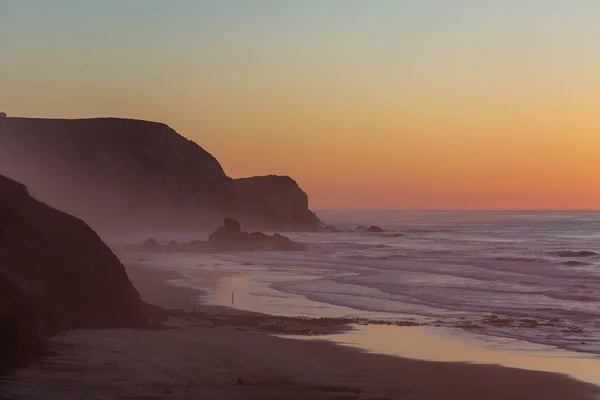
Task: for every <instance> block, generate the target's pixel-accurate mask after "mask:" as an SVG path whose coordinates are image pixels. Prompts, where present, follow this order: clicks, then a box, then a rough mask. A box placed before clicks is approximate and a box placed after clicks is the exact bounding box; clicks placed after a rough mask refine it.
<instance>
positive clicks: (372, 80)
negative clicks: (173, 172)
mask: <svg viewBox="0 0 600 400" xmlns="http://www.w3.org/2000/svg"><path fill="white" fill-rule="evenodd" d="M599 43H600V1H597V0H570V1H567V0H520V1H516V0H502V1H501V0H486V1H481V0H361V1H359V0H303V1H295V0H294V1H292V0H247V1H246V0H204V1H203V0H173V1H170V2H167V1H162V0H128V1H123V0H103V1H93V0H54V1H52V2H50V1H46V0H0V111H5V112H7V113H8V114H9V115H12V116H31V117H33V116H35V117H62V118H83V117H97V116H113V117H125V118H137V119H147V120H153V121H160V122H165V123H167V124H168V125H169V126H171V127H172V128H174V129H175V130H177V131H178V132H179V133H181V134H182V135H184V136H186V137H188V138H190V139H192V140H194V141H196V142H197V143H198V144H200V145H201V146H202V147H204V148H205V149H206V150H208V151H209V152H211V153H212V154H213V155H214V156H215V157H217V159H218V160H219V161H220V162H221V164H222V165H223V167H224V169H225V171H226V172H227V173H228V174H229V175H230V176H233V177H242V176H251V175H263V174H271V173H273V174H281V175H290V176H292V177H293V178H294V179H296V180H297V182H298V183H299V184H300V185H301V186H302V188H303V189H304V190H305V191H306V192H307V193H308V195H309V197H310V203H311V206H312V207H313V208H316V209H421V210H424V209H555V210H556V209H600V179H599V178H600V112H599V111H600V47H599V46H598V44H599Z"/></svg>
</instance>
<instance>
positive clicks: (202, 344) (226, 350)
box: [0, 266, 600, 400]
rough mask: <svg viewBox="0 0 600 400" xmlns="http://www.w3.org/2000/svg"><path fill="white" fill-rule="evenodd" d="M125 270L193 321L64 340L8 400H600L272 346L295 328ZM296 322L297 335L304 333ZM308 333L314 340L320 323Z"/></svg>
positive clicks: (333, 349)
mask: <svg viewBox="0 0 600 400" xmlns="http://www.w3.org/2000/svg"><path fill="white" fill-rule="evenodd" d="M127 269H128V274H129V276H130V279H131V280H132V281H133V283H134V285H135V286H136V287H137V289H138V290H139V291H140V294H141V295H142V298H143V299H144V300H146V301H147V302H149V303H150V304H155V305H162V306H163V307H165V308H179V309H184V310H187V311H191V313H188V314H184V313H181V314H180V315H179V316H174V317H173V318H171V319H170V320H169V321H168V322H167V323H166V324H165V325H166V326H165V327H164V328H162V329H156V330H130V329H118V330H88V331H69V332H66V333H64V334H63V335H60V336H59V337H56V338H54V339H53V340H52V343H51V350H52V351H53V355H51V356H48V357H45V358H43V359H42V360H40V361H39V362H37V363H35V364H33V365H31V366H30V367H29V368H26V369H21V370H19V371H16V372H15V374H14V375H12V376H9V377H7V378H6V379H5V380H4V381H3V383H2V386H1V391H0V393H1V394H2V396H4V398H8V399H13V398H14V399H39V398H44V399H79V398H86V399H113V398H115V399H116V398H118V399H166V398H172V399H339V400H341V399H356V400H358V399H371V400H375V399H398V398H402V399H423V400H429V399H462V400H470V399H473V400H475V399H491V400H494V399H545V400H547V399H560V400H563V399H593V398H596V396H598V395H599V394H600V388H599V387H597V386H593V385H589V384H585V383H582V382H578V381H576V380H574V379H571V378H569V377H567V376H563V375H558V374H551V373H545V372H536V371H524V370H519V369H513V368H505V367H500V366H493V365H473V364H468V363H451V362H430V361H420V360H411V359H405V358H400V357H393V356H389V355H379V354H368V353H365V352H361V351H358V350H356V349H351V348H346V347H343V346H337V345H334V344H331V343H328V342H327V341H312V340H311V341H307V340H295V339H287V338H284V337H275V336H274V335H273V333H275V334H278V333H279V334H280V333H283V332H284V331H287V330H288V329H290V328H285V329H273V332H265V331H264V330H261V329H257V325H259V326H260V325H261V324H264V323H265V322H269V321H270V322H273V321H276V320H277V319H278V318H279V317H268V316H266V317H260V318H258V320H259V322H258V323H254V322H253V323H249V321H250V320H252V321H255V317H256V315H257V314H256V313H249V312H245V311H239V310H227V309H225V308H224V307H219V306H207V305H201V304H200V303H199V302H198V298H199V296H201V295H202V293H200V292H199V291H197V290H193V289H189V288H182V287H177V286H173V285H171V284H169V283H167V282H169V281H172V280H173V279H176V278H177V276H176V274H175V273H173V272H170V271H160V270H153V269H149V268H139V267H134V266H129V267H128V268H127ZM194 311H195V313H194ZM298 321H299V322H298ZM298 321H296V323H297V324H298V325H297V326H296V327H295V328H294V327H292V328H291V332H290V333H296V334H298V333H299V332H300V331H301V330H302V329H301V328H300V327H301V326H302V322H301V321H300V320H298ZM306 324H307V326H308V330H310V329H311V328H312V325H314V322H311V321H307V322H306ZM330 325H332V326H330V328H331V329H332V330H333V331H338V332H339V331H342V330H343V329H342V327H340V326H338V325H336V324H330ZM278 336H280V335H278Z"/></svg>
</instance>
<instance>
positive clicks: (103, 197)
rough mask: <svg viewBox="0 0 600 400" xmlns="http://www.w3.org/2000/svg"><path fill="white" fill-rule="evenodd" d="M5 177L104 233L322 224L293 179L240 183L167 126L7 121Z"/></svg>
mask: <svg viewBox="0 0 600 400" xmlns="http://www.w3.org/2000/svg"><path fill="white" fill-rule="evenodd" d="M0 174H4V175H7V176H11V177H13V178H15V179H17V180H19V181H20V182H23V183H24V184H26V185H27V186H28V187H30V188H31V190H32V192H33V193H35V195H36V196H37V197H39V199H40V200H42V201H45V202H47V203H48V204H50V205H51V206H54V207H57V208H59V209H61V210H64V211H66V212H69V213H71V214H73V215H75V216H77V217H80V218H82V219H84V220H85V221H86V222H88V223H90V224H91V225H92V226H93V227H95V228H98V229H102V230H109V229H119V230H124V229H128V228H129V229H138V228H140V227H148V228H166V227H174V228H185V227H194V228H195V227H198V226H199V225H204V226H214V224H215V223H218V222H219V221H220V220H221V219H222V218H223V217H224V216H234V217H235V218H237V219H238V220H240V221H242V222H243V223H244V224H245V225H246V226H249V225H250V226H254V227H256V228H260V229H270V230H271V229H272V230H317V229H318V227H319V224H320V221H319V219H318V218H317V216H316V215H315V214H314V213H313V212H312V211H310V209H309V208H308V196H307V195H306V193H305V192H304V191H303V190H302V189H301V188H300V187H299V186H298V184H297V183H296V182H295V181H294V180H293V179H291V178H289V177H286V176H275V175H269V176H260V177H251V178H243V179H232V178H230V177H228V176H227V175H226V174H225V172H224V171H223V168H222V167H221V165H220V164H219V162H218V161H217V159H215V158H214V157H213V156H212V155H211V154H209V153H208V152H207V151H206V150H204V149H203V148H202V147H200V146H199V145H197V144H196V143H194V142H192V141H191V140H188V139H186V138H184V137H183V136H181V135H179V134H178V133H177V132H175V131H174V130H173V129H171V128H170V127H168V126H167V125H165V124H161V123H154V122H148V121H137V120H127V119H117V118H97V119H82V120H59V119H31V118H3V119H0Z"/></svg>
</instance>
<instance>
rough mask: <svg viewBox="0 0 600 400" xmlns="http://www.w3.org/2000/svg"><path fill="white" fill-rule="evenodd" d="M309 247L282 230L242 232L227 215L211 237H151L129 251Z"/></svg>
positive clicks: (183, 251)
mask: <svg viewBox="0 0 600 400" xmlns="http://www.w3.org/2000/svg"><path fill="white" fill-rule="evenodd" d="M305 248H306V246H304V245H303V244H301V243H296V242H293V241H292V240H290V239H289V238H288V237H286V236H283V235H281V234H279V233H275V234H273V235H267V234H265V233H262V232H252V233H248V232H245V231H242V225H241V224H240V222H239V221H238V220H236V219H232V218H225V219H224V220H223V225H222V226H220V227H219V228H217V230H216V231H215V232H213V233H211V234H210V236H209V240H208V241H205V240H193V241H191V242H188V243H177V242H174V241H171V242H170V243H169V244H164V245H163V244H160V243H158V242H157V241H156V240H155V239H153V238H150V239H148V240H146V241H145V242H143V243H142V244H140V245H137V246H133V248H129V249H130V250H137V251H144V252H151V253H213V252H221V251H252V250H283V251H294V250H304V249H305Z"/></svg>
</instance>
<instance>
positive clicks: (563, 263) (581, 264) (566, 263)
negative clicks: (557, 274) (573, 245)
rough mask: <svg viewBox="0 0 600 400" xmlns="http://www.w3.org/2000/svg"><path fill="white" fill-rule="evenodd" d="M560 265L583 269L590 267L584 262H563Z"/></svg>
mask: <svg viewBox="0 0 600 400" xmlns="http://www.w3.org/2000/svg"><path fill="white" fill-rule="evenodd" d="M560 264H561V265H566V266H567V267H585V266H588V265H592V264H591V263H589V262H585V261H574V260H572V261H565V262H561V263H560Z"/></svg>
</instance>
